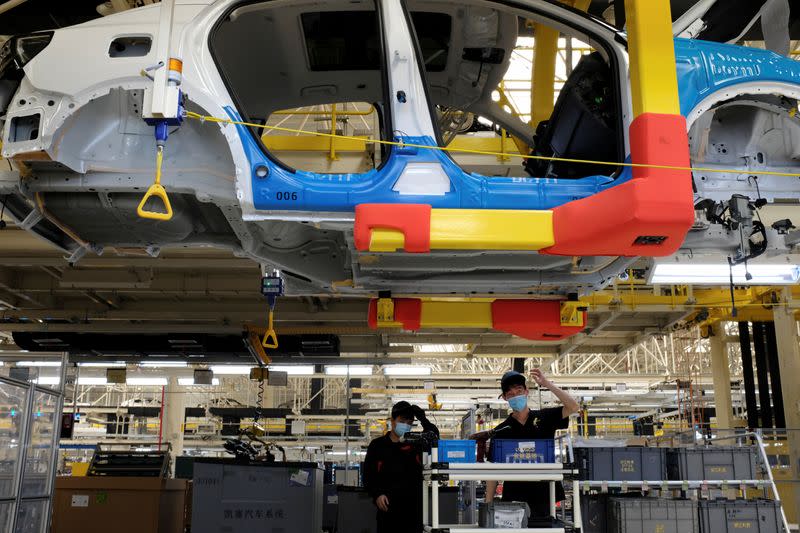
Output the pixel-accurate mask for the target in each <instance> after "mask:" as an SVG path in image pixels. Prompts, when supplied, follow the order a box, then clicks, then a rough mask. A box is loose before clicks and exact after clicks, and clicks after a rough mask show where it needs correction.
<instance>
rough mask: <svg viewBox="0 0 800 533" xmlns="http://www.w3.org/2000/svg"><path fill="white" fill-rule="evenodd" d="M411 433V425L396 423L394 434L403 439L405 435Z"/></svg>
mask: <svg viewBox="0 0 800 533" xmlns="http://www.w3.org/2000/svg"><path fill="white" fill-rule="evenodd" d="M409 431H411V424H406V423H405V422H396V423H395V425H394V433H395V435H397V436H398V437H400V438H402V437H403V435H405V434H406V433H408V432H409Z"/></svg>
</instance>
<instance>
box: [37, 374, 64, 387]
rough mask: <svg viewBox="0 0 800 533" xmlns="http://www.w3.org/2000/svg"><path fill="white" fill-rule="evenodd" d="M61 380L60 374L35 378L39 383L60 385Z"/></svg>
mask: <svg viewBox="0 0 800 533" xmlns="http://www.w3.org/2000/svg"><path fill="white" fill-rule="evenodd" d="M60 381H61V380H60V379H59V378H58V376H45V377H40V378H37V379H35V380H34V383H36V384H37V385H58V383H59V382H60Z"/></svg>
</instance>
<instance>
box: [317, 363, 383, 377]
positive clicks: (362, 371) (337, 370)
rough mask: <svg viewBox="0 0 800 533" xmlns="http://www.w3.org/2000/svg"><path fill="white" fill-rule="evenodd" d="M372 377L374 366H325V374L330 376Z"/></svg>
mask: <svg viewBox="0 0 800 533" xmlns="http://www.w3.org/2000/svg"><path fill="white" fill-rule="evenodd" d="M348 369H349V374H350V375H351V376H371V375H372V365H325V373H326V374H327V375H329V376H346V375H347V374H348Z"/></svg>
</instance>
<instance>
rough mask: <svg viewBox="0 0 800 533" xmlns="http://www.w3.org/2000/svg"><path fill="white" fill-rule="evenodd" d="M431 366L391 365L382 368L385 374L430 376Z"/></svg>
mask: <svg viewBox="0 0 800 533" xmlns="http://www.w3.org/2000/svg"><path fill="white" fill-rule="evenodd" d="M431 372H432V371H431V367H429V366H421V365H392V366H386V367H384V368H383V374H384V375H385V376H430V375H431Z"/></svg>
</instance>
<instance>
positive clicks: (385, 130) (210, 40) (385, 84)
mask: <svg viewBox="0 0 800 533" xmlns="http://www.w3.org/2000/svg"><path fill="white" fill-rule="evenodd" d="M272 1H273V0H242V1H240V2H233V3H231V4H230V5H229V6H228V7H227V8H226V9H225V11H223V12H222V13H221V14H220V15H219V16H218V17H217V20H216V21H215V22H214V24H213V25H212V26H211V29H210V30H209V32H208V37H207V39H206V45H207V46H208V51H209V54H210V56H211V60H212V61H213V62H214V67H215V68H216V69H217V73H218V74H219V77H220V79H221V80H222V84H223V85H224V86H225V89H226V90H227V91H228V94H229V95H230V97H231V100H232V102H233V105H234V108H235V109H236V112H237V113H239V116H240V117H241V118H242V121H244V122H254V120H253V118H252V117H250V115H248V114H247V113H245V110H244V107H243V106H242V101H241V98H240V97H239V95H238V94H237V92H236V89H235V88H234V87H233V85H232V84H231V82H230V80H229V79H228V76H226V75H225V71H224V69H223V68H222V60H221V59H220V58H219V56H218V55H217V52H216V48H215V46H214V39H215V37H216V36H217V33H218V31H219V29H220V28H221V27H222V25H223V24H224V23H225V22H226V21H227V19H228V17H229V16H230V14H231V13H233V12H234V11H235V10H237V9H239V8H241V7H245V6H250V5H254V4H265V5H266V4H270V3H271V2H272ZM370 1H371V2H372V4H373V6H374V8H375V16H376V22H377V25H378V27H377V32H378V38H379V41H380V58H381V62H380V65H379V70H380V79H381V85H382V87H381V92H382V93H383V102H366V103H369V104H370V105H372V106H373V107H374V108H375V112H376V113H377V114H378V124H379V129H380V131H379V132H378V133H379V135H380V137H379V138H380V139H381V140H392V132H393V131H394V130H393V129H392V128H393V117H392V113H391V105H387V104H388V103H389V102H390V98H391V93H390V90H389V76H390V73H389V68H388V65H387V57H388V55H387V45H386V31H385V28H384V23H383V14H382V6H381V0H370ZM299 28H300V29H299V31H300V32H302V31H303V29H302V22H301V21H299ZM303 37H304V39H303V42H304V46H305V36H303ZM304 50H305V48H304ZM306 59H308V55H307V53H306ZM307 66H308V65H307ZM314 72H325V71H314ZM330 103H331V104H334V103H336V104H338V103H340V102H330ZM298 107H299V106H298ZM267 120H269V117H265V118H264V121H265V123H266V121H267ZM247 131H249V132H250V135H251V136H252V137H253V139H254V141H255V143H256V145H257V146H258V147H259V148H260V150H261V152H262V153H263V155H264V157H266V158H267V159H268V160H269V161H270V162H271V163H273V164H274V165H276V166H278V167H279V168H281V169H283V170H285V171H287V172H290V173H292V174H295V173H297V172H298V171H299V172H307V171H304V170H302V169H297V168H293V167H290V166H288V165H287V164H286V163H284V162H283V161H281V160H280V159H279V158H278V157H277V156H276V155H275V154H273V153H272V152H271V151H270V150H269V149H268V148H267V147H266V145H265V144H264V142H263V141H262V140H261V135H259V134H258V133H257V131H256V128H252V127H248V128H247ZM258 131H262V129H259V130H258ZM380 147H381V164H380V165H379V166H378V167H376V168H375V170H376V171H377V170H380V169H382V168H383V167H384V166H385V165H386V164H387V163H388V162H389V160H390V159H391V158H392V156H393V154H394V149H393V148H394V147H393V146H391V145H385V144H382V143H381V144H380ZM384 150H385V153H384ZM325 174H326V175H327V174H330V175H342V174H337V173H325ZM360 174H364V173H360Z"/></svg>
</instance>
